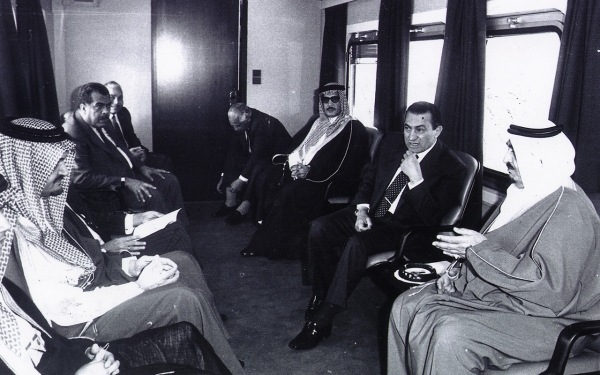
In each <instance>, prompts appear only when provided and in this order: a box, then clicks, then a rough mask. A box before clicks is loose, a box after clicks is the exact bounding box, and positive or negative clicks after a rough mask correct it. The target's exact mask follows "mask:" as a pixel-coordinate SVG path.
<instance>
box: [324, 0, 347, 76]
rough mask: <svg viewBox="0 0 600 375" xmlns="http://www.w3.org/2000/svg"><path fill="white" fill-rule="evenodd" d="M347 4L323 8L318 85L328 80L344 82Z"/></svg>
mask: <svg viewBox="0 0 600 375" xmlns="http://www.w3.org/2000/svg"><path fill="white" fill-rule="evenodd" d="M347 20H348V4H341V5H336V6H334V7H330V8H327V9H325V27H324V31H323V51H322V53H321V77H320V80H319V86H323V85H325V84H326V83H329V82H337V83H340V84H342V85H344V84H345V83H346V75H345V71H346V70H345V68H346V24H347Z"/></svg>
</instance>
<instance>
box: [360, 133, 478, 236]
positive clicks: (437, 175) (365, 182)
mask: <svg viewBox="0 0 600 375" xmlns="http://www.w3.org/2000/svg"><path fill="white" fill-rule="evenodd" d="M405 152H406V145H405V143H404V135H403V134H402V133H388V134H387V135H386V136H385V137H384V138H383V140H382V142H381V145H380V146H379V151H378V153H377V157H376V159H375V161H374V162H373V163H371V165H370V166H369V168H368V169H367V170H366V172H365V173H364V174H363V177H362V180H361V183H360V186H359V190H358V193H357V194H356V196H355V197H354V200H353V204H355V205H356V204H361V203H368V204H370V207H371V212H373V213H374V212H375V209H376V207H377V204H379V202H380V201H381V200H382V199H383V196H384V194H385V190H386V189H387V187H388V185H389V183H390V182H391V180H392V178H393V177H394V174H395V173H396V171H397V170H398V168H399V167H400V164H401V163H402V157H403V155H404V153H405ZM420 166H421V172H422V174H423V179H424V181H423V182H422V183H421V184H419V185H418V186H416V187H415V188H414V189H409V188H408V185H407V186H406V188H405V189H404V192H403V193H402V195H401V196H400V201H399V202H398V207H397V208H396V211H395V212H394V216H395V218H396V220H395V222H397V223H398V224H399V225H401V226H417V225H438V224H439V223H440V221H441V220H442V218H443V217H444V215H445V214H446V213H447V212H448V210H449V209H450V208H452V207H454V206H456V205H459V204H460V190H461V187H462V184H463V183H464V178H465V175H466V173H467V167H466V166H465V165H464V163H463V162H462V161H461V160H460V159H459V158H458V156H456V154H455V153H454V152H453V151H452V150H450V149H449V148H448V147H447V146H446V145H444V144H443V143H442V142H441V141H440V140H439V139H438V140H437V142H436V144H435V146H433V148H432V149H431V151H429V153H428V154H427V155H426V156H425V158H423V160H421V162H420Z"/></svg>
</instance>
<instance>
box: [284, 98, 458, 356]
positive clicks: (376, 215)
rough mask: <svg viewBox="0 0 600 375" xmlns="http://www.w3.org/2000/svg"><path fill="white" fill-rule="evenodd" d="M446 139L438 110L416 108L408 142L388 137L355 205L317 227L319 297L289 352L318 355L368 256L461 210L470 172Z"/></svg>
mask: <svg viewBox="0 0 600 375" xmlns="http://www.w3.org/2000/svg"><path fill="white" fill-rule="evenodd" d="M441 132H442V122H441V114H440V111H439V109H438V108H437V107H436V106H435V105H433V104H431V103H426V102H416V103H414V104H412V105H411V106H410V107H408V109H407V110H406V114H405V120H404V139H402V135H400V134H399V133H389V134H387V135H386V136H385V137H384V139H383V140H382V142H381V145H380V148H379V151H378V154H377V158H376V160H375V161H374V162H373V163H371V165H370V167H369V168H368V169H367V171H366V172H365V174H364V175H363V176H362V181H361V183H360V186H359V191H358V193H357V195H356V196H355V197H354V200H353V204H352V205H351V206H349V207H347V208H345V209H342V210H340V211H337V212H334V213H332V214H330V215H327V216H323V217H321V218H319V219H317V220H314V221H313V222H312V223H311V227H310V233H309V238H308V242H309V245H308V251H309V259H311V260H312V262H311V268H312V274H313V283H312V288H313V297H312V299H311V301H310V304H309V307H308V309H307V311H306V314H305V320H306V321H307V322H306V324H305V326H304V328H303V329H302V331H301V332H300V334H298V336H296V338H294V339H293V340H292V341H291V342H290V344H289V346H290V348H292V349H296V350H305V349H312V348H314V347H316V346H317V345H318V344H319V342H320V341H321V340H322V339H323V338H324V337H326V336H328V335H329V334H330V332H331V327H332V320H333V317H334V316H335V315H336V314H337V313H339V312H341V311H343V310H345V308H346V301H347V299H348V297H349V296H350V294H351V293H352V291H353V290H354V288H355V287H356V286H357V285H358V282H359V281H360V279H361V277H362V275H363V273H364V271H365V268H366V264H367V258H368V256H369V255H372V254H376V253H379V252H384V251H388V250H391V249H394V248H395V247H397V246H398V245H399V243H400V239H401V236H402V234H403V231H404V230H405V229H406V228H407V227H409V226H415V225H421V226H422V225H437V224H439V222H440V220H441V219H442V217H443V216H444V215H445V213H446V212H447V211H448V210H449V209H450V208H451V207H453V206H456V205H458V204H459V203H460V189H461V186H462V183H463V180H464V176H465V175H466V173H467V168H466V166H465V165H464V164H463V163H462V162H461V161H460V159H459V158H458V156H456V154H454V152H452V151H451V150H450V149H449V148H448V147H446V146H445V145H444V144H443V143H442V142H441V141H440V140H438V136H439V135H440V133H441ZM340 247H341V251H339V250H338V249H339V248H340ZM338 251H339V252H338Z"/></svg>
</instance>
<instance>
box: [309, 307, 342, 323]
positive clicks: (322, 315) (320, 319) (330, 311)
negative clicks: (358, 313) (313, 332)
mask: <svg viewBox="0 0 600 375" xmlns="http://www.w3.org/2000/svg"><path fill="white" fill-rule="evenodd" d="M342 311H344V308H343V307H341V306H338V305H334V304H333V303H331V302H324V303H323V305H322V306H321V308H320V309H319V310H318V311H317V312H316V313H315V316H314V317H313V322H315V323H317V326H319V327H324V326H326V325H329V324H331V322H333V317H334V316H336V315H337V314H339V313H341V312H342Z"/></svg>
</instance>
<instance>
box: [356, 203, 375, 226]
mask: <svg viewBox="0 0 600 375" xmlns="http://www.w3.org/2000/svg"><path fill="white" fill-rule="evenodd" d="M354 213H355V215H356V222H355V223H354V229H356V231H357V232H364V231H367V230H369V229H371V227H373V222H372V221H371V218H370V217H369V207H368V206H362V205H358V206H357V207H356V211H355V212H354Z"/></svg>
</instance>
